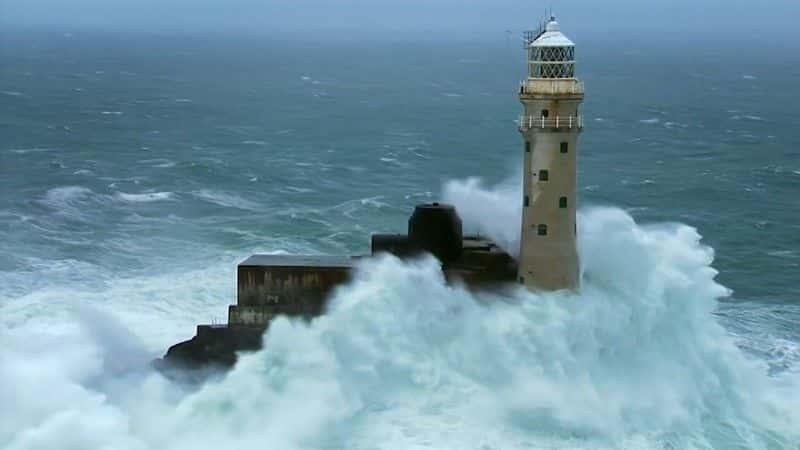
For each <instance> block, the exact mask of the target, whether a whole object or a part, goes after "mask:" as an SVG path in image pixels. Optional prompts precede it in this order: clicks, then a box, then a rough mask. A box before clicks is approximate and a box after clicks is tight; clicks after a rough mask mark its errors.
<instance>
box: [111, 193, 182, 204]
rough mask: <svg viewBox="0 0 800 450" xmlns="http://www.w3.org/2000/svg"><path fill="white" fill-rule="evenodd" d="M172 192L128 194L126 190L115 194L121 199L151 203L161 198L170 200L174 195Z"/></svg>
mask: <svg viewBox="0 0 800 450" xmlns="http://www.w3.org/2000/svg"><path fill="white" fill-rule="evenodd" d="M173 195H175V194H173V193H172V192H146V193H143V194H128V193H125V192H117V193H116V194H114V196H115V197H117V198H118V199H120V200H124V201H126V202H133V203H149V202H157V201H161V200H169V199H171V198H172V197H173Z"/></svg>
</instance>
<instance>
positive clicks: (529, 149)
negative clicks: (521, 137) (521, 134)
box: [525, 141, 531, 153]
mask: <svg viewBox="0 0 800 450" xmlns="http://www.w3.org/2000/svg"><path fill="white" fill-rule="evenodd" d="M530 152H531V141H525V153H530Z"/></svg>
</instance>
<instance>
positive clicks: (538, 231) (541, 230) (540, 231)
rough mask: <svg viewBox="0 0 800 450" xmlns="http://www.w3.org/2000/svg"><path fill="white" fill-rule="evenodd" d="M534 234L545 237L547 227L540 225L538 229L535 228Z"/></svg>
mask: <svg viewBox="0 0 800 450" xmlns="http://www.w3.org/2000/svg"><path fill="white" fill-rule="evenodd" d="M536 234H538V235H539V236H547V225H545V224H543V223H540V224H539V226H538V227H536Z"/></svg>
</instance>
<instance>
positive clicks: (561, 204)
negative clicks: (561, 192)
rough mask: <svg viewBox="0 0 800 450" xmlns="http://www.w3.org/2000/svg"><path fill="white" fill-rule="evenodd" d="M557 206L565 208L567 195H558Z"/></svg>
mask: <svg viewBox="0 0 800 450" xmlns="http://www.w3.org/2000/svg"><path fill="white" fill-rule="evenodd" d="M558 207H559V208H566V207H567V197H560V198H559V199H558Z"/></svg>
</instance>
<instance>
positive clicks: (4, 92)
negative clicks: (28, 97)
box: [2, 91, 25, 97]
mask: <svg viewBox="0 0 800 450" xmlns="http://www.w3.org/2000/svg"><path fill="white" fill-rule="evenodd" d="M2 93H3V94H5V95H8V96H9V97H22V96H24V95H25V94H23V93H22V92H18V91H2Z"/></svg>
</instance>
